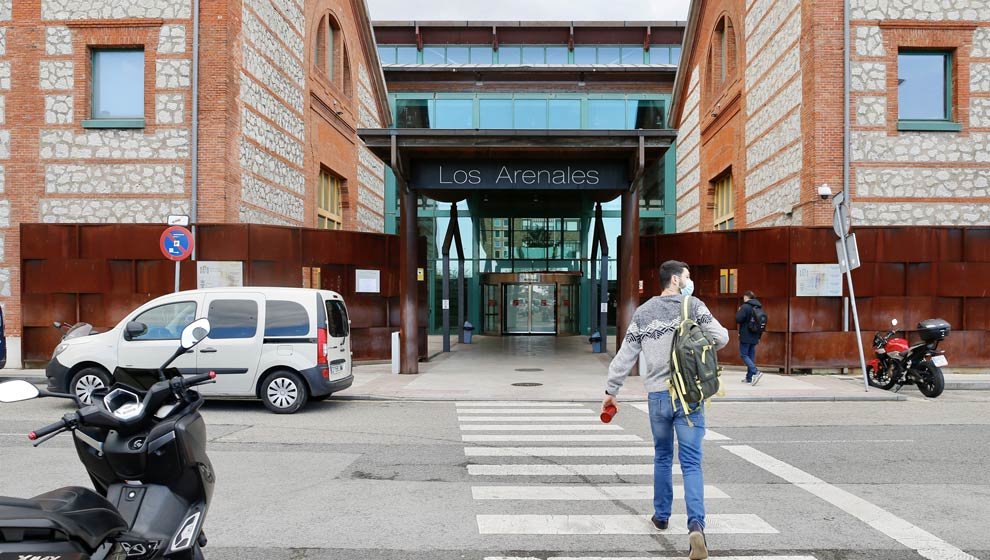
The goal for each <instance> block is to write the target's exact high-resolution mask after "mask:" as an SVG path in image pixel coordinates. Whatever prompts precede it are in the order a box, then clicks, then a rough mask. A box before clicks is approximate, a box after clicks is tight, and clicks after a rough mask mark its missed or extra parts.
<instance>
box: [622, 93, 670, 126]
mask: <svg viewBox="0 0 990 560" xmlns="http://www.w3.org/2000/svg"><path fill="white" fill-rule="evenodd" d="M626 108H627V109H628V111H629V118H628V122H629V123H630V124H631V125H632V127H633V128H636V129H656V128H663V127H664V126H663V125H664V122H663V101H660V100H658V99H630V100H629V101H627V105H626Z"/></svg>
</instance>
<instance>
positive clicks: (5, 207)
mask: <svg viewBox="0 0 990 560" xmlns="http://www.w3.org/2000/svg"><path fill="white" fill-rule="evenodd" d="M0 227H10V201H8V200H0Z"/></svg>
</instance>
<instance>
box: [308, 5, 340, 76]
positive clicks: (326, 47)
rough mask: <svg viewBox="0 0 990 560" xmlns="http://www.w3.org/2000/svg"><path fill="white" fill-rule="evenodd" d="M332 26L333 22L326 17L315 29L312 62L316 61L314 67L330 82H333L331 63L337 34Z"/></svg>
mask: <svg viewBox="0 0 990 560" xmlns="http://www.w3.org/2000/svg"><path fill="white" fill-rule="evenodd" d="M335 31H336V30H335V29H334V26H333V20H331V19H330V18H329V17H327V16H323V19H321V20H320V26H319V27H318V28H317V29H316V44H315V47H314V48H315V50H314V53H313V54H314V56H313V60H314V61H316V67H317V68H319V69H320V71H322V72H323V73H324V74H326V76H327V78H330V81H333V78H334V76H333V63H334V58H335V55H336V52H335V51H336V49H335V48H334V47H335V46H336V40H337V37H336V35H337V33H336V32H335Z"/></svg>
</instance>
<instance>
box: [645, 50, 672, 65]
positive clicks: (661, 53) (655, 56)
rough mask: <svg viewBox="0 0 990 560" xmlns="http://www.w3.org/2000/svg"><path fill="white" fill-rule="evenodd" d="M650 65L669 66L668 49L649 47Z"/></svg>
mask: <svg viewBox="0 0 990 560" xmlns="http://www.w3.org/2000/svg"><path fill="white" fill-rule="evenodd" d="M650 64H670V49H668V48H667V47H650Z"/></svg>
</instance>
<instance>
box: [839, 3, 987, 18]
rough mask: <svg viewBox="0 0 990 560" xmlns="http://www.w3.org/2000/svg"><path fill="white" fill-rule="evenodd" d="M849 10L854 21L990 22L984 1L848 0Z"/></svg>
mask: <svg viewBox="0 0 990 560" xmlns="http://www.w3.org/2000/svg"><path fill="white" fill-rule="evenodd" d="M849 7H850V13H851V17H852V19H854V20H855V19H870V20H883V19H918V20H932V21H938V20H950V21H959V20H990V4H987V2H986V1H985V0H952V1H951V2H939V1H931V0H851V1H850V3H849ZM840 15H841V14H840Z"/></svg>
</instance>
